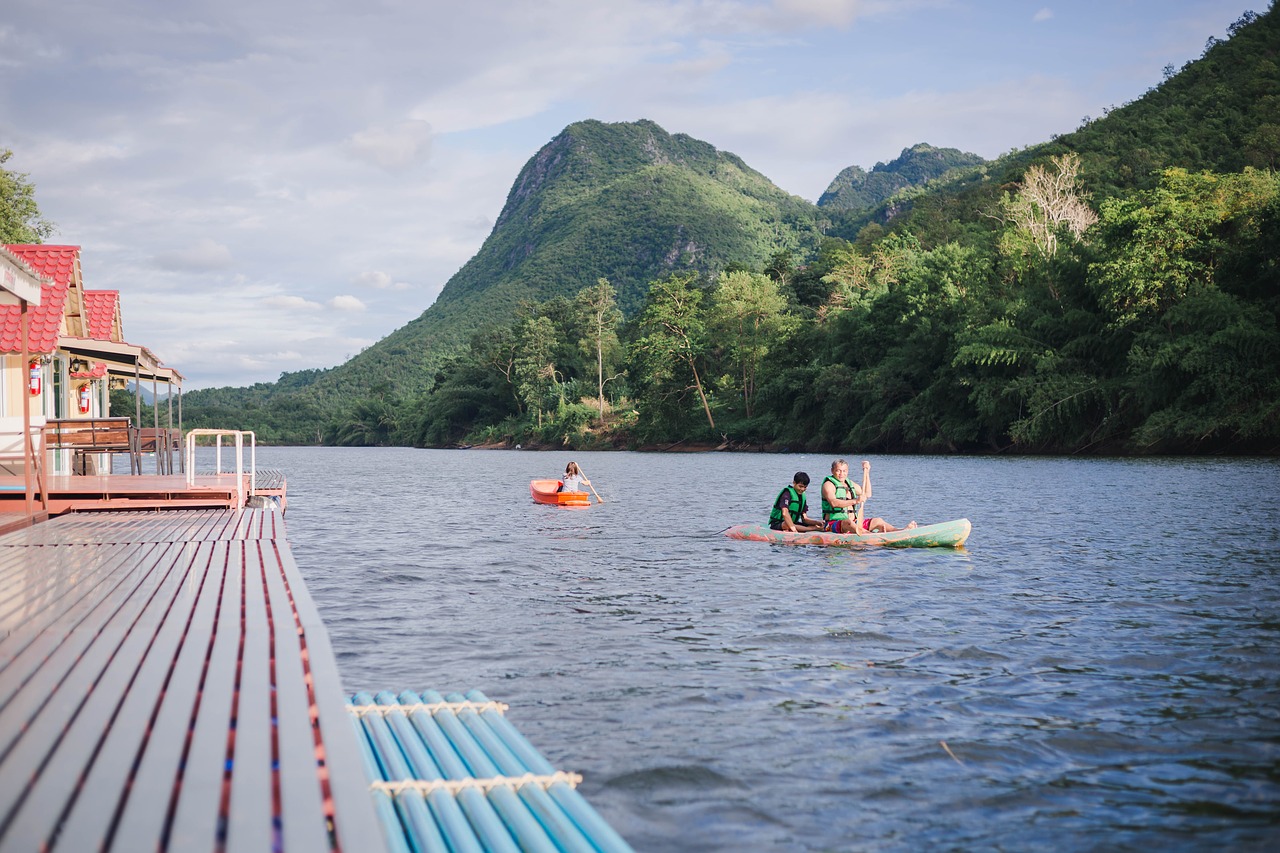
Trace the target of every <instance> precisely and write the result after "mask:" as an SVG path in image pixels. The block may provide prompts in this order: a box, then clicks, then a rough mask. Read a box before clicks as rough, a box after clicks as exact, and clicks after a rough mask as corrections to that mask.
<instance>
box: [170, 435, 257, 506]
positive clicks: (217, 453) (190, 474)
mask: <svg viewBox="0 0 1280 853" xmlns="http://www.w3.org/2000/svg"><path fill="white" fill-rule="evenodd" d="M224 435H225V436H234V437H235V440H236V441H235V457H236V471H235V473H236V497H237V499H238V500H239V502H240V506H244V505H245V493H244V437H245V436H246V435H247V436H249V497H252V496H253V495H254V494H256V493H257V489H258V438H257V436H256V435H255V434H254V433H253V431H252V430H241V429H193V430H189V431H188V432H187V446H186V468H187V485H188V486H194V485H195V482H196V439H197V438H201V437H204V436H213V437H214V439H215V442H214V448H215V450H214V473H215V474H221V473H222V437H223V436H224ZM227 473H230V472H229V471H228V472H227Z"/></svg>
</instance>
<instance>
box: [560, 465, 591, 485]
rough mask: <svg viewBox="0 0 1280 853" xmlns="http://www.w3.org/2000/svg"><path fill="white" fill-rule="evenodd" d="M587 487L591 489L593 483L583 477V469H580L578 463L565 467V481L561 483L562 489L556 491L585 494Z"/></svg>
mask: <svg viewBox="0 0 1280 853" xmlns="http://www.w3.org/2000/svg"><path fill="white" fill-rule="evenodd" d="M583 486H586V487H588V488H590V487H591V481H590V480H588V479H587V478H586V477H584V476H582V469H580V468H579V467H578V463H577V462H570V463H569V464H568V465H566V466H564V479H563V480H562V481H561V483H560V488H559V489H557V490H556V491H560V492H585V491H586V489H584V488H582V487H583Z"/></svg>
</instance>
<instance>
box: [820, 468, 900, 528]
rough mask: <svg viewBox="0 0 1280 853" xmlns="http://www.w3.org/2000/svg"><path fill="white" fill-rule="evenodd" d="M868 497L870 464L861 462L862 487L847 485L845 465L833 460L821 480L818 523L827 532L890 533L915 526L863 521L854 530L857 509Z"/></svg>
mask: <svg viewBox="0 0 1280 853" xmlns="http://www.w3.org/2000/svg"><path fill="white" fill-rule="evenodd" d="M870 497H871V463H870V462H868V461H865V460H864V461H863V463H862V487H861V488H859V487H858V486H855V485H854V484H853V483H850V482H849V463H848V462H846V461H844V460H843V459H837V460H836V461H834V462H832V463H831V474H830V475H829V476H827V477H824V478H823V480H822V520H823V521H824V522H825V524H826V528H825V529H826V531H827V532H828V533H858V534H861V533H891V532H893V531H895V530H910V529H911V528H912V527H915V526H916V523H915V522H914V521H913V522H911V523H910V524H908V525H907V526H906V527H895V526H893V525H892V524H890V523H889V522H887V521H885V520H884V519H883V518H879V517H877V518H864V519H863V520H862V529H861V530H859V529H858V526H857V525H858V522H857V516H858V510H859V509H860V507H861V505H862V504H865V503H866V501H867V499H868V498H870Z"/></svg>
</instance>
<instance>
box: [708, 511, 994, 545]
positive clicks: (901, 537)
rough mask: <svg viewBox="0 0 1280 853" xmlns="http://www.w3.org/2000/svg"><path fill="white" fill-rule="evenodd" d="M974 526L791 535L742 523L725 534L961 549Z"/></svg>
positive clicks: (959, 522) (965, 522)
mask: <svg viewBox="0 0 1280 853" xmlns="http://www.w3.org/2000/svg"><path fill="white" fill-rule="evenodd" d="M972 529H973V525H971V524H970V523H969V519H967V518H958V519H956V520H955V521H944V522H942V523H941V524H926V525H923V526H921V527H913V528H911V529H910V530H895V531H893V532H892V533H862V534H856V533H817V532H814V533H788V532H787V531H785V530H770V529H769V527H768V526H766V525H764V524H739V525H736V526H734V527H730V528H729V529H728V530H726V531H725V532H724V535H725V536H728V537H729V538H730V539H750V540H751V541H752V542H781V543H782V544H784V545H887V546H889V547H894V548H959V547H960V546H961V545H963V544H964V542H965V540H966V539H968V538H969V531H970V530H972Z"/></svg>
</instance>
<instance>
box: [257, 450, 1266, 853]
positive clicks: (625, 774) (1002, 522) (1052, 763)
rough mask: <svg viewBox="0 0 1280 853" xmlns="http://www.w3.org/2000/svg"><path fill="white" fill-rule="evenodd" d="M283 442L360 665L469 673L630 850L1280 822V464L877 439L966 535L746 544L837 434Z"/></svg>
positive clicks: (859, 845)
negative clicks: (580, 480)
mask: <svg viewBox="0 0 1280 853" xmlns="http://www.w3.org/2000/svg"><path fill="white" fill-rule="evenodd" d="M569 458H570V456H569V454H565V453H531V452H507V451H421V450H408V449H376V450H373V449H370V450H356V449H335V448H328V449H321V448H262V449H260V451H259V464H260V465H264V466H268V467H279V468H282V469H283V470H285V471H286V473H287V474H288V477H289V487H290V496H289V507H290V509H289V515H288V530H289V536H290V539H291V541H292V543H293V546H294V550H295V554H296V556H297V558H298V562H299V564H300V565H301V567H302V570H303V574H304V576H305V577H306V578H307V583H308V586H309V588H310V590H311V593H312V595H313V596H314V597H315V599H316V600H317V602H318V604H319V606H320V609H321V611H322V613H323V615H324V618H325V621H326V625H327V626H328V627H329V631H330V634H331V637H332V639H333V643H334V647H335V650H336V651H337V653H338V656H339V663H340V665H341V667H342V670H343V677H344V680H345V682H346V685H347V687H348V689H350V690H353V691H354V690H357V689H371V690H376V689H380V688H392V689H413V690H420V689H423V688H428V687H430V688H437V689H442V690H453V689H466V688H472V687H478V688H480V689H482V690H483V691H484V692H485V693H487V694H488V695H489V696H491V697H493V698H495V699H500V700H502V701H505V702H509V703H510V704H511V706H512V708H511V711H510V712H509V715H510V717H511V719H512V720H513V722H515V724H516V725H517V726H518V727H519V728H520V729H521V730H522V731H523V732H524V733H525V734H526V735H528V736H529V738H530V739H531V740H532V741H533V742H534V743H535V744H536V745H537V746H538V747H539V748H540V749H541V750H542V751H543V752H544V753H545V754H546V755H547V756H548V758H549V759H550V760H551V761H552V763H553V764H555V765H556V766H557V767H560V768H563V769H568V770H575V771H579V772H581V773H583V774H584V776H585V777H586V781H585V782H584V784H583V787H582V790H583V792H584V794H585V795H586V796H587V797H588V799H590V800H591V802H592V803H593V804H594V805H595V806H596V808H597V809H599V810H600V811H601V813H602V814H603V815H604V816H605V817H606V818H607V819H608V820H609V821H610V822H611V823H612V824H613V825H614V826H615V827H617V828H618V829H619V831H621V832H622V834H623V835H624V836H625V837H627V838H628V839H629V840H630V841H631V842H632V843H633V844H634V845H635V846H636V847H637V848H638V849H646V850H733V849H751V850H797V849H810V850H838V849H903V850H917V849H924V848H932V847H943V848H952V849H973V848H988V849H997V848H998V849H1062V848H1091V847H1105V848H1117V847H1119V848H1124V847H1138V846H1144V847H1145V846H1150V845H1160V846H1174V847H1184V848H1185V847H1196V848H1200V847H1203V848H1208V847H1214V848H1217V847H1227V848H1241V847H1244V848H1249V847H1263V846H1268V844H1269V843H1270V842H1274V841H1276V840H1280V832H1278V827H1280V774H1277V772H1276V768H1277V766H1280V761H1278V755H1280V689H1278V686H1280V663H1277V658H1276V654H1275V650H1276V648H1277V646H1278V645H1280V642H1278V641H1280V589H1278V584H1277V569H1280V558H1277V556H1276V555H1277V547H1278V546H1280V486H1278V485H1277V484H1280V465H1277V463H1276V462H1275V461H1272V460H1261V461H1259V460H1245V461H1234V460H1232V461H1225V460H1140V461H1127V460H1061V459H969V458H921V457H877V458H875V459H873V466H874V467H873V471H872V474H873V478H874V479H873V482H874V484H875V497H874V501H873V509H874V511H875V513H876V514H878V515H883V516H885V517H887V518H889V519H891V520H895V521H896V520H901V521H905V520H907V519H910V518H914V519H916V520H919V521H921V522H927V521H941V520H946V519H949V518H954V517H960V516H963V517H968V518H969V519H970V520H971V521H972V522H973V525H974V532H973V536H972V538H971V539H970V541H969V544H968V547H967V548H966V549H965V550H962V551H940V550H895V551H889V550H861V551H860V550H845V549H821V548H796V547H787V546H775V545H768V544H764V543H757V542H740V541H731V540H728V539H725V538H723V537H722V536H721V535H719V534H720V531H722V530H723V529H724V528H726V527H727V526H729V525H730V524H734V523H738V522H742V521H750V520H761V519H763V518H764V517H765V515H766V514H767V506H768V503H769V501H770V499H771V498H772V497H773V496H774V495H776V494H777V491H778V490H779V489H780V488H781V487H782V485H784V484H785V483H786V482H788V481H789V480H790V477H791V474H792V473H793V472H794V471H795V470H797V469H802V470H806V471H808V472H809V473H810V475H812V476H814V477H815V479H817V478H818V477H819V476H821V475H822V474H825V473H826V470H827V466H828V465H829V463H830V459H829V458H826V457H816V456H768V455H747V454H703V455H658V454H634V453H596V454H592V453H581V454H576V455H574V457H573V458H575V459H576V460H577V461H578V462H580V463H581V464H582V467H583V468H584V469H585V470H586V471H587V473H588V476H590V477H591V478H592V481H593V482H594V484H595V486H596V489H597V490H598V491H599V492H600V495H601V496H602V497H603V498H604V499H605V501H606V502H605V503H604V504H602V505H595V506H593V507H592V508H591V509H590V510H579V511H566V510H557V509H554V508H551V507H542V506H536V505H534V504H533V503H532V501H531V500H530V499H529V494H528V481H529V480H530V479H533V478H536V477H543V476H551V475H553V474H554V472H557V471H561V470H563V469H564V464H565V462H566V461H568V459H569Z"/></svg>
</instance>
